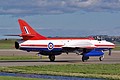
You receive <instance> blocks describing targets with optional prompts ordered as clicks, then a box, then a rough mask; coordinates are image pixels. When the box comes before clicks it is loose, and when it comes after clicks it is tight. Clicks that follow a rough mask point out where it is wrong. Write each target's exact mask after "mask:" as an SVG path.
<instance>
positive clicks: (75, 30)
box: [0, 0, 120, 38]
mask: <svg viewBox="0 0 120 80" xmlns="http://www.w3.org/2000/svg"><path fill="white" fill-rule="evenodd" d="M18 19H23V20H25V21H26V22H28V23H29V25H31V26H32V27H33V28H34V29H35V30H37V31H38V32H39V33H40V34H42V35H44V36H52V37H55V36H62V37H79V36H91V35H110V36H120V0H0V38H6V36H3V35H6V34H20V33H21V31H20V29H19V24H18Z"/></svg>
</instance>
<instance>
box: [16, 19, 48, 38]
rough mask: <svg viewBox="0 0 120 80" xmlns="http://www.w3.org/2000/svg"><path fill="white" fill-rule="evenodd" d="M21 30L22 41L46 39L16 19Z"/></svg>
mask: <svg viewBox="0 0 120 80" xmlns="http://www.w3.org/2000/svg"><path fill="white" fill-rule="evenodd" d="M18 22H19V24H20V29H21V32H22V33H21V35H20V36H21V37H23V40H44V39H47V37H45V36H42V35H40V34H39V33H37V32H36V31H35V30H34V29H33V28H32V27H30V25H29V24H27V23H26V22H25V21H24V20H22V19H18Z"/></svg>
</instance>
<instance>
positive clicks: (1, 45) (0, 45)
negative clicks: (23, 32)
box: [0, 39, 16, 49]
mask: <svg viewBox="0 0 120 80" xmlns="http://www.w3.org/2000/svg"><path fill="white" fill-rule="evenodd" d="M15 41H16V40H15V39H9V40H0V49H13V48H15V47H14V43H15Z"/></svg>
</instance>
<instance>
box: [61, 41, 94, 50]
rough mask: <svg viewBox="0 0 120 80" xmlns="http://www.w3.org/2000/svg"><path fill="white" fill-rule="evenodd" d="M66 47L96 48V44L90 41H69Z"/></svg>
mask: <svg viewBox="0 0 120 80" xmlns="http://www.w3.org/2000/svg"><path fill="white" fill-rule="evenodd" d="M64 47H66V48H67V47H68V48H96V46H95V45H94V44H92V43H91V42H89V41H78V42H68V43H66V44H65V45H64V46H63V48H64Z"/></svg>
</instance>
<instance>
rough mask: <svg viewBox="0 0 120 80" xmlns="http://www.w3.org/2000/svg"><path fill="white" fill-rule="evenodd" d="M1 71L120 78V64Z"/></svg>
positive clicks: (9, 68) (8, 68)
mask: <svg viewBox="0 0 120 80" xmlns="http://www.w3.org/2000/svg"><path fill="white" fill-rule="evenodd" d="M0 71H1V72H16V73H31V74H49V75H62V76H63V75H64V76H77V77H89V78H105V79H120V64H66V65H41V66H17V67H0Z"/></svg>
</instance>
